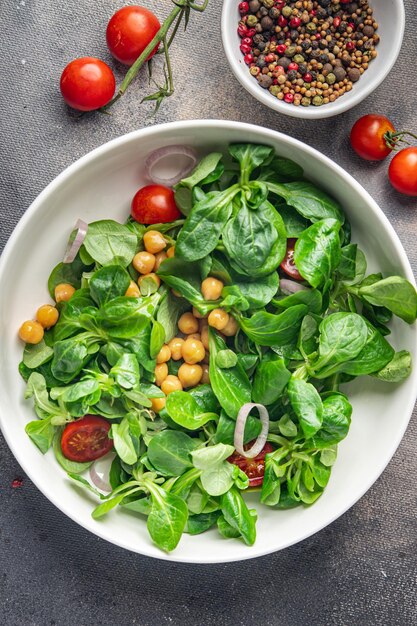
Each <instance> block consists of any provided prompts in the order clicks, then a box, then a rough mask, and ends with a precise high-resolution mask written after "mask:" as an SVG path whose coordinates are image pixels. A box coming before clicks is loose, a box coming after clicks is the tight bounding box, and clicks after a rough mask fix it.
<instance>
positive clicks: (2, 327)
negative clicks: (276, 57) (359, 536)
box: [0, 121, 417, 563]
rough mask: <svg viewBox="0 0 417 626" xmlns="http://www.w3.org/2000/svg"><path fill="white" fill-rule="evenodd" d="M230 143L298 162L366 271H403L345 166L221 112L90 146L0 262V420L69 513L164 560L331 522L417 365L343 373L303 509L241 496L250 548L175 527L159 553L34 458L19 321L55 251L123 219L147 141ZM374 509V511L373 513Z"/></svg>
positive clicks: (364, 485) (142, 534)
mask: <svg viewBox="0 0 417 626" xmlns="http://www.w3.org/2000/svg"><path fill="white" fill-rule="evenodd" d="M236 141H239V142H242V141H247V142H257V143H267V144H269V145H272V146H274V148H275V149H276V150H277V152H278V153H279V154H281V155H282V156H286V157H290V158H292V159H294V160H295V161H297V162H298V163H300V165H302V167H303V168H304V170H305V172H306V175H307V176H308V177H309V178H310V179H311V180H312V181H314V182H316V183H318V184H320V185H322V186H323V187H324V188H325V189H327V191H328V192H330V193H331V194H333V195H334V196H335V197H336V198H338V199H339V200H340V202H341V203H342V204H343V206H344V208H345V211H346V213H347V215H348V217H349V219H350V220H351V222H352V227H353V239H354V241H357V242H358V243H359V244H360V246H361V248H362V249H363V250H365V251H366V254H367V257H368V261H369V270H370V271H373V270H376V269H377V268H378V269H379V270H381V271H383V272H387V273H390V272H392V273H399V274H402V275H404V276H406V277H407V278H408V279H409V280H413V275H412V271H411V268H410V265H409V262H408V260H407V257H406V255H405V252H404V249H403V247H402V245H401V243H400V241H399V239H398V237H397V235H396V234H395V232H394V230H393V229H392V227H391V226H390V224H389V222H388V220H387V219H386V217H385V216H384V214H383V213H382V211H381V210H380V209H379V208H378V206H377V205H376V203H375V202H374V201H373V200H372V198H371V197H370V196H369V195H368V194H367V193H366V192H365V190H364V189H363V188H362V187H361V186H360V185H359V184H358V183H357V182H356V181H355V180H354V179H353V178H352V177H350V176H349V175H348V174H347V173H346V172H345V171H344V170H342V169H341V168H340V167H339V166H338V165H336V164H335V163H333V162H332V161H331V160H330V159H328V158H327V157H325V156H323V155H322V154H321V153H319V152H317V151H316V150H314V149H312V148H310V147H308V146H307V145H305V144H303V143H301V142H299V141H297V140H295V139H292V138H290V137H288V136H286V135H282V134H280V133H276V132H273V131H270V130H267V129H263V128H261V127H257V126H251V125H246V124H240V123H237V122H225V121H192V122H180V123H174V124H165V125H161V126H155V127H153V128H148V129H145V130H139V131H136V132H133V133H130V134H128V135H125V136H123V137H120V138H118V139H115V140H114V141H111V142H109V143H107V144H105V145H104V146H102V147H100V148H97V149H96V150H94V151H93V152H91V153H90V154H88V155H86V156H85V157H83V158H82V159H80V160H79V161H77V162H76V163H74V164H73V165H72V166H71V167H69V168H68V169H67V170H65V171H64V172H63V173H62V174H61V175H60V176H58V177H57V178H56V179H55V180H54V181H53V182H52V183H51V184H50V185H49V186H48V187H47V188H46V189H45V190H44V191H43V192H42V193H41V194H40V196H39V197H38V198H37V199H36V200H35V202H34V203H33V204H32V206H31V207H30V208H29V209H28V211H27V212H26V214H25V215H24V216H23V218H22V219H21V221H20V222H19V224H18V225H17V227H16V229H15V231H14V233H13V235H12V237H11V238H10V240H9V242H8V244H7V246H6V248H5V250H4V252H3V255H2V258H1V260H0V342H1V350H0V371H1V377H0V424H1V428H2V431H3V433H4V436H5V438H6V440H7V442H8V444H9V446H10V448H11V450H12V452H13V454H14V455H15V457H16V458H17V460H18V461H19V463H20V465H21V466H22V468H23V469H24V471H25V472H26V473H27V474H28V476H30V478H31V479H32V480H33V482H34V483H35V484H36V485H37V487H38V488H39V489H40V490H41V491H42V492H43V493H44V495H45V496H46V497H47V498H49V500H51V502H53V503H54V504H55V505H56V506H57V507H59V508H60V509H61V510H62V511H63V512H64V513H65V514H66V515H68V516H69V517H71V518H72V519H73V520H74V521H76V522H77V523H79V524H81V525H82V526H84V527H85V528H87V529H88V530H90V531H91V532H93V533H95V534H97V535H99V536H100V537H102V538H104V539H106V540H108V541H111V542H113V543H115V544H117V545H119V546H122V547H123V548H127V549H129V550H133V551H136V552H139V553H142V554H146V555H149V556H153V557H158V558H165V559H169V560H172V561H185V562H191V563H215V562H223V561H234V560H240V559H247V558H251V557H256V556H260V555H263V554H267V553H269V552H273V551H276V550H280V549H282V548H285V547H287V546H289V545H291V544H294V543H296V542H298V541H301V540H302V539H305V538H306V537H309V536H310V535H312V534H313V533H315V532H317V531H318V530H320V529H321V528H323V527H325V526H327V525H328V524H330V523H331V522H332V521H333V520H335V519H336V518H337V517H339V515H341V514H342V513H344V512H345V511H346V510H347V509H348V508H349V507H351V506H352V505H353V504H354V503H355V502H356V501H357V500H358V498H360V497H361V496H362V495H363V494H364V493H365V492H366V491H367V490H368V489H369V488H370V487H371V485H372V484H373V483H374V482H375V480H376V479H377V478H378V476H379V475H380V474H381V472H382V471H383V469H384V468H385V466H386V464H387V463H388V462H389V460H390V458H391V456H392V455H393V453H394V452H395V450H396V448H397V446H398V444H399V443H400V440H401V438H402V436H403V434H404V431H405V429H406V427H407V424H408V421H409V418H410V415H411V412H412V408H413V405H414V399H415V397H416V391H417V367H416V368H415V369H414V371H413V373H412V375H411V377H410V378H409V379H408V380H407V381H405V382H404V383H403V384H401V385H391V386H390V385H387V384H384V383H381V382H379V381H377V380H374V379H372V378H369V377H366V378H363V379H360V380H358V381H356V382H355V383H353V384H352V385H351V389H350V390H349V395H350V399H351V401H352V403H353V407H354V412H353V421H352V426H351V430H350V433H349V436H348V437H347V439H346V440H345V441H343V442H342V444H341V445H340V447H339V457H338V460H337V463H336V465H335V466H334V468H333V472H332V477H331V480H330V483H329V485H328V487H327V489H326V491H325V492H324V495H323V496H322V497H321V498H320V499H319V500H318V501H317V502H316V503H315V504H314V505H313V506H312V507H310V508H297V509H293V510H289V511H274V510H271V509H269V508H267V507H264V506H262V505H260V504H257V503H256V500H257V496H256V495H253V494H252V495H251V496H250V501H251V503H253V504H254V505H256V508H257V510H258V513H259V519H258V524H257V533H258V538H257V541H256V543H255V545H254V546H253V547H247V546H245V545H243V544H242V543H240V542H239V541H236V540H225V539H222V538H221V537H220V536H219V535H218V533H217V532H216V531H215V530H213V531H209V532H208V533H205V534H204V535H200V536H196V537H190V536H188V535H185V536H184V537H183V539H182V540H181V542H180V544H179V546H178V548H177V549H176V550H175V551H174V552H173V553H172V554H169V555H167V554H164V553H163V552H161V551H160V550H158V548H156V547H155V546H154V545H153V544H152V543H151V541H150V539H149V537H148V534H147V531H146V526H145V522H144V520H143V519H141V518H138V517H136V516H135V515H133V514H131V513H128V512H126V511H122V510H117V511H114V512H111V513H110V514H109V515H108V516H106V517H105V518H104V519H103V520H102V521H94V520H93V519H92V518H91V510H92V508H93V506H94V497H93V496H92V495H90V494H89V493H86V492H85V491H84V490H82V489H80V488H78V487H77V486H75V485H74V484H73V483H72V482H71V481H70V480H69V479H68V478H67V476H66V474H65V472H64V471H63V470H62V469H61V468H60V466H59V465H58V464H57V462H56V461H55V458H54V456H53V454H52V452H49V453H48V454H47V455H46V456H42V455H41V453H40V452H39V450H38V449H37V448H36V447H35V446H34V445H33V444H32V442H31V441H30V440H29V438H28V437H27V436H26V434H25V432H24V426H25V424H26V423H27V422H28V421H30V420H32V419H34V412H33V408H32V402H31V401H25V400H24V399H23V392H24V383H23V381H22V380H21V378H20V376H19V374H18V372H17V366H18V363H19V361H20V358H21V352H22V345H21V343H20V342H19V341H18V339H17V329H18V327H19V325H20V323H21V322H22V321H23V320H24V319H27V318H30V317H32V316H33V315H34V313H35V311H36V309H37V307H38V306H39V305H40V304H43V303H44V302H48V301H49V295H48V292H47V287H46V282H47V277H48V275H49V272H50V269H51V268H52V267H53V266H54V265H55V264H56V263H58V262H59V261H60V260H61V259H62V256H63V252H64V249H65V245H66V241H67V237H68V235H69V233H70V232H71V230H72V227H73V225H74V223H75V221H76V219H77V218H78V217H81V218H83V219H84V220H86V221H87V222H89V221H93V220H97V219H103V218H113V219H116V220H120V221H124V220H125V219H126V216H127V215H128V213H129V207H130V201H131V198H132V196H133V195H134V193H135V191H136V190H137V189H138V187H140V186H141V185H143V184H144V182H145V181H144V178H143V164H144V159H145V157H146V155H147V154H148V153H149V152H150V151H152V150H154V149H156V148H159V147H162V146H166V145H169V144H181V143H184V144H188V145H192V146H195V147H196V148H197V150H198V151H199V153H200V154H204V153H206V152H207V151H210V150H213V149H216V150H217V149H221V150H225V148H226V145H227V144H228V143H229V142H236ZM392 331H393V332H392V335H391V341H392V342H393V345H394V346H395V347H396V348H397V349H401V348H407V349H409V350H411V352H412V353H413V355H414V359H415V356H416V353H417V346H416V328H415V325H414V326H408V325H407V324H405V323H404V322H402V321H401V320H395V322H394V323H393V325H392ZM415 362H417V359H415ZM380 516H381V518H383V516H384V512H383V511H380ZM382 523H383V522H382ZM21 540H22V541H24V537H22V538H21Z"/></svg>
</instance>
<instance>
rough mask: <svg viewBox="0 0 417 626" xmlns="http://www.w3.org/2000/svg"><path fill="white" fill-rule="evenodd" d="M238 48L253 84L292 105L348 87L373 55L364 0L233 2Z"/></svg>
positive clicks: (373, 36) (373, 25)
mask: <svg viewBox="0 0 417 626" xmlns="http://www.w3.org/2000/svg"><path fill="white" fill-rule="evenodd" d="M238 8H239V13H240V16H241V18H240V22H239V25H238V33H239V36H240V37H241V44H240V50H241V52H242V54H243V55H244V61H245V63H246V64H247V65H248V66H249V71H250V73H251V75H252V76H254V77H255V78H256V80H257V81H258V83H259V85H260V86H261V87H263V88H264V89H268V90H269V91H270V92H271V94H272V95H273V96H275V97H277V98H278V99H279V100H284V101H285V102H287V103H289V104H294V105H296V106H299V105H302V106H310V105H314V106H321V105H323V104H328V103H329V102H334V101H335V100H336V99H337V98H339V97H340V96H342V95H343V94H344V93H346V92H348V91H350V90H351V89H352V86H353V83H356V82H357V81H358V80H359V78H360V77H361V75H362V74H363V73H364V72H365V70H367V69H368V66H369V63H370V62H371V61H372V59H374V58H375V57H376V56H377V51H376V49H375V47H376V45H377V44H378V42H379V35H378V34H377V32H376V31H377V29H378V24H377V22H375V20H374V18H373V9H372V8H371V7H370V6H369V3H368V0H357V1H356V2H350V1H349V0H348V1H346V0H317V1H314V0H298V1H297V2H289V1H286V0H249V2H246V1H244V2H240V3H239V5H238Z"/></svg>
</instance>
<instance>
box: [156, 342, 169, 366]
mask: <svg viewBox="0 0 417 626" xmlns="http://www.w3.org/2000/svg"><path fill="white" fill-rule="evenodd" d="M170 358H171V350H170V349H169V346H167V344H164V345H163V346H162V348H161V349H160V351H159V352H158V354H157V356H156V362H157V363H166V362H167V361H169V359H170Z"/></svg>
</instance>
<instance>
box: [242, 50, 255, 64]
mask: <svg viewBox="0 0 417 626" xmlns="http://www.w3.org/2000/svg"><path fill="white" fill-rule="evenodd" d="M243 60H244V61H245V63H246V65H250V64H251V63H253V61H254V58H253V54H251V53H250V52H249V53H248V54H245V56H244V57H243Z"/></svg>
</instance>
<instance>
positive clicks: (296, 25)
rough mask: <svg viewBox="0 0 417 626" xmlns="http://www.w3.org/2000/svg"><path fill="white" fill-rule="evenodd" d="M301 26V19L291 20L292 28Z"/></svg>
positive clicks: (294, 18)
mask: <svg viewBox="0 0 417 626" xmlns="http://www.w3.org/2000/svg"><path fill="white" fill-rule="evenodd" d="M300 25H301V20H300V18H299V17H293V18H292V19H291V20H290V26H291V28H299V27H300Z"/></svg>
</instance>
